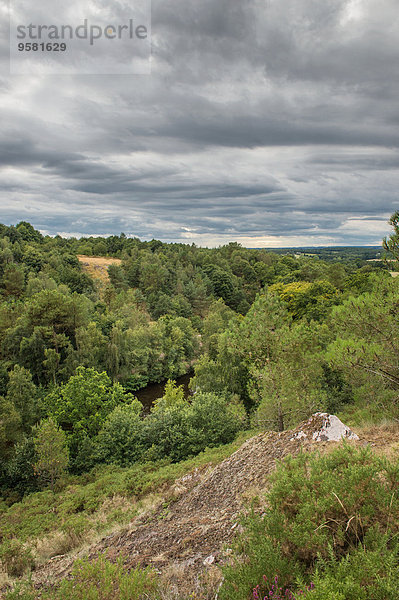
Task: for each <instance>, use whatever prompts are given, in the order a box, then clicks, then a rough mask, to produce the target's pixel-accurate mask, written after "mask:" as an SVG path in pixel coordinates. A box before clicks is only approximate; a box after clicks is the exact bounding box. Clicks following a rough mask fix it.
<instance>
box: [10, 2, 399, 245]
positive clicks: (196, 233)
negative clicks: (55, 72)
mask: <svg viewBox="0 0 399 600" xmlns="http://www.w3.org/2000/svg"><path fill="white" fill-rule="evenodd" d="M106 4H107V7H108V9H109V10H111V9H112V4H113V2H107V3H106ZM114 4H115V11H117V7H119V8H118V9H120V5H121V2H115V3H114ZM122 4H124V5H128V4H129V2H127V3H123V2H122ZM3 12H4V7H3ZM3 16H4V15H3ZM2 21H3V23H4V22H5V19H3V20H2ZM152 33H153V38H152V74H151V75H149V76H146V75H142V76H117V75H115V76H107V77H97V76H83V75H80V76H79V75H76V76H69V77H68V76H47V77H33V76H32V77H29V76H9V75H4V76H3V77H2V79H1V81H0V94H1V102H2V111H1V115H0V118H1V121H2V124H1V129H0V132H1V139H0V168H1V176H0V177H1V179H0V184H1V197H0V202H1V206H0V221H1V222H6V223H15V222H17V221H19V220H21V219H26V220H30V221H31V222H32V223H33V224H34V225H35V226H36V227H38V228H39V229H41V230H42V231H45V232H48V233H51V234H55V233H64V234H91V235H99V234H111V233H119V232H120V231H124V232H125V233H126V234H130V235H135V236H138V237H141V238H144V239H151V238H153V237H155V238H160V239H163V240H166V241H184V242H189V243H192V242H195V243H197V244H201V245H218V244H222V243H227V242H229V241H232V240H237V241H239V242H241V243H243V244H244V245H247V246H253V247H259V246H292V245H331V244H378V243H380V241H381V238H382V237H383V236H384V235H386V234H387V233H389V226H388V225H387V223H386V221H387V219H388V218H389V216H390V214H391V213H392V212H393V211H394V210H396V209H398V208H399V202H398V199H397V190H398V187H399V171H398V166H399V128H398V124H399V104H398V102H397V97H398V91H399V90H398V87H399V86H398V82H399V60H398V58H399V13H398V11H397V6H396V3H395V0H378V1H377V0H324V1H323V2H320V0H285V1H284V2H281V1H280V0H240V2H232V0H217V1H216V0H202V1H201V2H198V1H196V0H168V2H164V1H161V0H153V9H152ZM7 45H8V42H7V35H6V26H5V25H4V26H3V31H2V36H1V45H0V52H1V56H2V64H3V73H6V72H7V69H8V66H7V61H8V46H7Z"/></svg>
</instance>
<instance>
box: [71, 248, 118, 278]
mask: <svg viewBox="0 0 399 600" xmlns="http://www.w3.org/2000/svg"><path fill="white" fill-rule="evenodd" d="M78 259H79V262H80V263H81V265H82V268H83V270H84V271H86V273H87V274H88V275H90V277H92V278H93V279H94V280H95V281H97V282H101V283H108V281H109V275H108V267H109V266H110V265H120V264H121V262H122V261H121V260H120V259H119V258H111V257H107V256H85V255H84V254H78Z"/></svg>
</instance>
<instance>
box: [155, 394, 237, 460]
mask: <svg viewBox="0 0 399 600" xmlns="http://www.w3.org/2000/svg"><path fill="white" fill-rule="evenodd" d="M244 420H245V411H244V408H243V407H242V406H241V405H238V404H237V405H236V404H234V403H232V402H230V403H229V402H227V401H226V399H224V398H223V397H221V396H218V395H216V394H211V393H197V394H195V396H194V398H193V401H192V403H191V404H190V403H188V402H187V401H184V402H180V401H178V402H176V403H175V404H171V405H168V404H166V405H163V404H162V401H161V402H159V403H158V404H157V406H156V410H154V411H153V412H152V413H151V415H150V416H149V417H148V418H147V419H146V420H145V421H144V424H143V425H144V430H145V434H144V435H145V441H146V444H147V447H148V448H150V449H151V452H150V454H149V453H148V454H147V457H148V458H150V459H151V460H156V459H160V458H164V457H170V458H171V459H172V460H173V461H176V462H177V461H179V460H183V459H184V458H187V457H189V456H195V455H196V454H198V453H199V452H202V451H203V450H205V448H207V447H208V448H211V447H215V446H219V445H221V444H227V443H229V442H231V441H232V440H233V439H234V437H235V435H236V434H237V432H238V431H239V430H240V429H241V428H242V425H243V423H244Z"/></svg>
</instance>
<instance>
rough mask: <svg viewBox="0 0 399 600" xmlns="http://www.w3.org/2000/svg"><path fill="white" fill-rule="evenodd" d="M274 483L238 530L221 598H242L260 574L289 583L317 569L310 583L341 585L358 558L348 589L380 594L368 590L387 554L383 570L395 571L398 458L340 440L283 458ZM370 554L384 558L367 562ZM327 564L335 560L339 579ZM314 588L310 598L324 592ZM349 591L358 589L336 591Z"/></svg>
mask: <svg viewBox="0 0 399 600" xmlns="http://www.w3.org/2000/svg"><path fill="white" fill-rule="evenodd" d="M272 484H273V485H272V488H271V490H270V492H269V493H268V494H267V506H268V509H267V511H266V513H265V514H264V515H259V514H257V513H256V511H255V510H252V511H251V512H250V513H249V515H248V516H247V517H246V518H245V519H244V521H243V525H244V533H243V535H242V536H241V538H240V539H239V540H238V542H237V544H236V557H235V561H234V564H233V565H230V566H229V567H227V569H226V572H225V583H224V585H223V587H222V590H221V593H220V600H227V599H229V598H231V597H234V598H235V599H236V600H241V599H242V600H244V599H246V598H248V595H249V593H250V591H251V590H252V589H253V588H254V587H255V586H256V585H257V584H259V582H260V581H261V580H262V576H263V575H264V574H265V575H266V577H267V578H268V579H270V578H273V577H274V576H275V575H278V576H279V577H280V581H281V585H282V587H288V588H292V586H293V585H295V583H296V582H297V581H306V580H309V578H310V577H312V579H313V575H312V573H313V572H314V570H315V569H316V570H317V571H316V572H317V573H318V576H317V578H316V577H315V585H316V590H320V589H326V586H327V587H328V586H330V588H331V589H338V590H340V589H345V588H343V585H344V584H343V581H344V580H345V578H346V579H347V580H348V581H350V578H349V579H348V577H349V575H350V569H349V567H348V565H360V564H361V561H363V566H362V567H358V568H357V569H353V572H356V576H354V578H353V577H352V581H353V582H354V583H353V589H357V588H359V589H361V590H363V589H364V590H366V592H365V595H364V598H370V597H372V598H373V599H374V598H377V597H378V598H380V597H381V598H383V597H384V596H383V595H380V596H378V595H372V594H371V595H370V594H369V595H367V593H368V592H370V590H371V589H374V588H375V585H377V583H376V582H377V581H378V582H379V583H378V585H377V588H378V586H379V588H380V589H383V588H382V587H381V586H383V585H385V584H387V581H389V578H388V574H387V573H388V571H387V568H386V561H385V562H384V560H385V559H388V557H389V556H391V558H390V559H389V560H390V561H391V570H390V571H389V572H390V573H391V574H392V573H393V571H392V569H394V570H395V569H396V574H395V575H392V576H391V575H389V577H391V579H392V578H393V580H395V581H396V580H397V578H398V576H399V575H398V568H399V562H398V560H397V542H396V541H395V536H396V535H397V534H398V533H399V497H398V490H399V465H398V464H392V463H389V462H388V461H387V460H385V459H380V458H378V457H376V456H374V455H373V454H372V452H371V450H370V449H369V448H363V449H360V450H358V449H356V448H354V447H353V446H350V445H348V444H345V445H343V446H342V447H340V448H337V449H336V450H334V451H333V452H331V453H330V454H328V455H325V456H320V455H317V454H305V453H304V454H301V455H300V456H298V457H297V458H292V457H290V458H288V459H287V460H286V461H285V462H284V463H283V464H281V465H280V468H279V469H278V470H277V471H276V473H275V475H274V476H273V478H272ZM362 552H363V554H362ZM370 553H371V554H370ZM375 554H376V555H379V556H380V557H385V559H384V560H383V559H382V558H381V560H383V562H381V561H380V562H378V561H377V562H376V563H375V565H374V566H373V562H372V560H371V556H372V555H375ZM393 555H394V556H395V558H392V556H393ZM345 561H349V562H345ZM328 565H334V568H335V567H336V566H337V565H340V569H341V571H340V572H341V575H340V576H339V577H338V580H336V579H335V575H334V569H333V568H331V567H330V566H328ZM365 565H368V570H367V569H366V567H365ZM346 567H347V568H346ZM345 568H346V570H345ZM366 573H367V577H365V574H366ZM352 575H353V573H352ZM381 579H384V583H383V584H382V583H381V582H380V580H381ZM322 580H323V582H324V583H323V584H322V583H321V581H322ZM333 580H334V581H333ZM337 581H338V584H337V585H338V587H337V585H336V583H337ZM332 582H333V583H332ZM334 582H335V583H334ZM373 582H374V583H373ZM355 584H356V585H355ZM374 584H375V585H374ZM334 585H335V588H334V587H333V586H334ZM348 585H349V583H348ZM387 585H388V584H387ZM389 585H390V584H389ZM356 586H357V587H356ZM372 586H374V588H373V587H372ZM377 588H376V589H377ZM302 589H303V587H302ZM339 593H341V592H339ZM359 593H360V592H359ZM320 594H322V592H319V591H317V595H316V593H315V595H314V596H312V600H313V598H315V599H316V598H322V597H323V598H329V597H330V596H328V594H327V593H326V595H325V596H322V595H320ZM352 597H353V598H357V600H359V599H361V598H362V597H363V596H361V595H358V596H356V594H355V595H353V596H349V595H344V596H342V598H343V599H345V600H347V599H349V598H352ZM331 598H334V600H337V599H339V598H340V596H339V595H338V596H331Z"/></svg>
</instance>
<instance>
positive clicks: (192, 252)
mask: <svg viewBox="0 0 399 600" xmlns="http://www.w3.org/2000/svg"><path fill="white" fill-rule="evenodd" d="M398 221H399V214H398V213H395V214H394V215H393V216H392V218H391V225H392V228H393V231H392V234H391V236H390V237H389V238H388V239H386V240H384V241H383V245H382V246H381V248H365V249H363V250H362V249H361V248H356V249H350V248H343V249H339V248H335V249H325V250H323V249H320V251H315V250H314V249H313V250H312V249H302V250H301V251H295V249H289V250H285V251H283V250H279V251H278V252H273V251H271V250H265V249H247V248H244V247H242V246H240V245H239V244H237V243H230V244H228V245H225V246H222V247H219V248H201V247H196V246H195V245H184V244H166V243H163V242H161V241H158V240H152V241H149V242H147V241H140V240H139V239H138V238H131V237H127V236H126V235H124V234H123V233H122V234H121V235H120V236H111V237H107V238H93V237H90V238H81V239H75V238H68V239H66V238H62V237H60V236H55V237H50V236H43V235H42V234H41V233H40V232H39V231H37V230H35V229H34V227H33V226H32V225H31V224H30V223H28V222H20V223H18V224H17V225H15V226H6V225H0V453H1V458H2V460H1V464H0V495H1V498H0V523H1V522H3V526H4V529H3V531H5V532H6V526H5V525H4V523H5V522H6V519H7V518H8V516H9V514H10V513H9V511H10V510H13V507H17V506H22V504H21V503H24V502H25V503H26V502H29V498H35V497H36V496H35V494H38V493H47V491H48V490H50V492H51V493H52V494H55V493H56V492H57V493H59V492H61V491H62V489H64V488H65V486H66V485H67V484H68V482H70V481H72V480H73V481H76V482H80V481H83V479H84V478H86V479H87V480H89V479H90V477H92V478H93V477H94V478H96V477H100V474H101V472H103V473H106V472H107V471H106V470H107V468H109V466H111V468H115V469H119V471H118V472H122V470H123V469H134V468H136V467H140V469H142V472H144V473H145V472H146V468H148V465H158V466H159V467H162V466H165V465H166V464H168V465H178V464H179V463H181V461H185V460H190V459H192V457H195V456H197V455H200V453H203V452H207V451H209V450H212V449H216V448H218V447H223V446H225V445H227V444H231V443H234V440H236V439H237V436H240V435H243V434H245V432H248V431H265V430H271V431H280V432H283V431H285V430H286V429H289V428H291V427H294V426H295V425H296V424H298V423H299V422H301V421H303V420H304V419H306V418H308V417H309V416H310V415H312V414H313V413H315V412H317V411H322V412H328V413H333V414H338V415H339V416H340V418H341V419H342V420H344V421H345V422H348V423H349V424H350V425H351V426H356V425H362V424H363V423H365V422H367V423H376V424H378V423H382V422H397V420H398V419H399V361H398V358H399V333H398V327H397V315H398V312H399V310H398V309H399V293H398V292H399V278H396V277H394V276H393V275H395V270H396V268H397V267H396V265H397V259H398V245H399V227H398ZM82 256H83V257H112V258H117V259H120V260H119V261H117V262H115V263H114V264H111V265H110V266H109V268H108V277H107V278H106V279H105V280H103V281H101V280H100V279H96V278H95V277H91V276H90V275H89V273H88V271H87V269H85V268H84V264H83V263H82V258H81V259H80V260H79V258H78V257H82ZM384 256H388V258H389V260H384ZM375 258H382V260H372V259H375ZM186 374H190V376H191V381H190V390H191V393H190V394H186V393H185V392H184V390H183V388H182V387H180V386H179V385H177V384H176V379H178V378H179V377H181V376H182V375H186ZM155 382H165V388H164V393H163V396H162V397H161V398H157V399H156V400H155V401H154V403H153V406H152V407H151V410H150V411H149V414H147V413H146V412H145V411H143V406H142V404H141V403H140V402H139V400H137V398H136V396H135V394H136V393H137V392H139V390H141V389H143V388H145V387H146V386H148V385H149V384H151V383H155ZM356 460H358V459H356ZM359 460H360V459H359ZM295 468H297V469H298V470H300V468H302V467H301V465H298V466H296V467H295ZM370 468H371V467H370ZM101 470H103V471H101ZM280 483H281V482H280ZM281 485H282V484H281ZM276 502H277V501H276ZM276 506H277V505H276ZM277 510H278V509H277V508H276V511H277ZM387 528H388V525H387ZM387 530H388V529H387ZM9 533H10V532H8V534H7V533H4V534H1V533H0V559H1V560H2V561H3V563H4V564H6V563H7V557H10V556H11V557H13V556H14V554H13V550H12V547H10V541H9ZM21 539H22V538H21ZM15 543H16V544H17V542H15ZM18 543H20V542H18ZM282 543H283V542H282ZM18 547H19V550H21V548H20V546H18ZM17 554H18V553H17ZM18 556H19V557H20V556H22V557H23V558H22V559H21V560H20V562H19V563H18V561H17V563H18V564H19V567H16V568H15V569H14V571H13V568H14V567H12V565H14V566H15V561H14V562H13V560H14V559H13V558H12V559H9V564H11V568H10V573H11V575H20V574H22V572H25V568H26V566H27V564H28V563H26V561H25V558H26V556H25V554H24V553H23V552H22V555H21V553H20V554H18ZM24 557H25V558H24ZM26 560H27V561H28V562H29V560H28V559H26ZM21 561H22V562H21ZM21 565H22V566H21ZM276 569H277V567H276ZM277 570H279V572H281V573H282V572H284V569H283V568H282V567H281V565H280V566H279V567H278V569H277ZM286 570H287V569H286ZM288 570H289V569H288ZM302 575H303V573H302V574H301V576H302ZM326 589H327V588H326ZM309 590H310V588H309ZM309 590H308V592H309V593H310V591H309ZM226 593H227V592H226ZM15 597H19V596H15ZM20 597H22V596H20ZM72 597H74V596H71V598H72ZM129 597H130V596H129ZM147 597H149V596H147ZM227 597H228V596H226V598H227ZM254 597H255V596H254ZM275 597H276V598H277V596H275ZM292 597H294V596H292ZM315 597H316V596H315ZM320 597H321V596H320ZM331 597H334V598H335V597H337V598H338V596H331ZM342 597H343V598H346V597H347V596H342ZM348 597H349V596H348ZM238 598H239V596H237V599H238ZM243 598H244V596H243ZM325 598H327V596H325ZM358 598H360V596H358ZM376 598H377V596H376ZM381 598H382V596H381ZM386 598H388V596H386Z"/></svg>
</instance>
